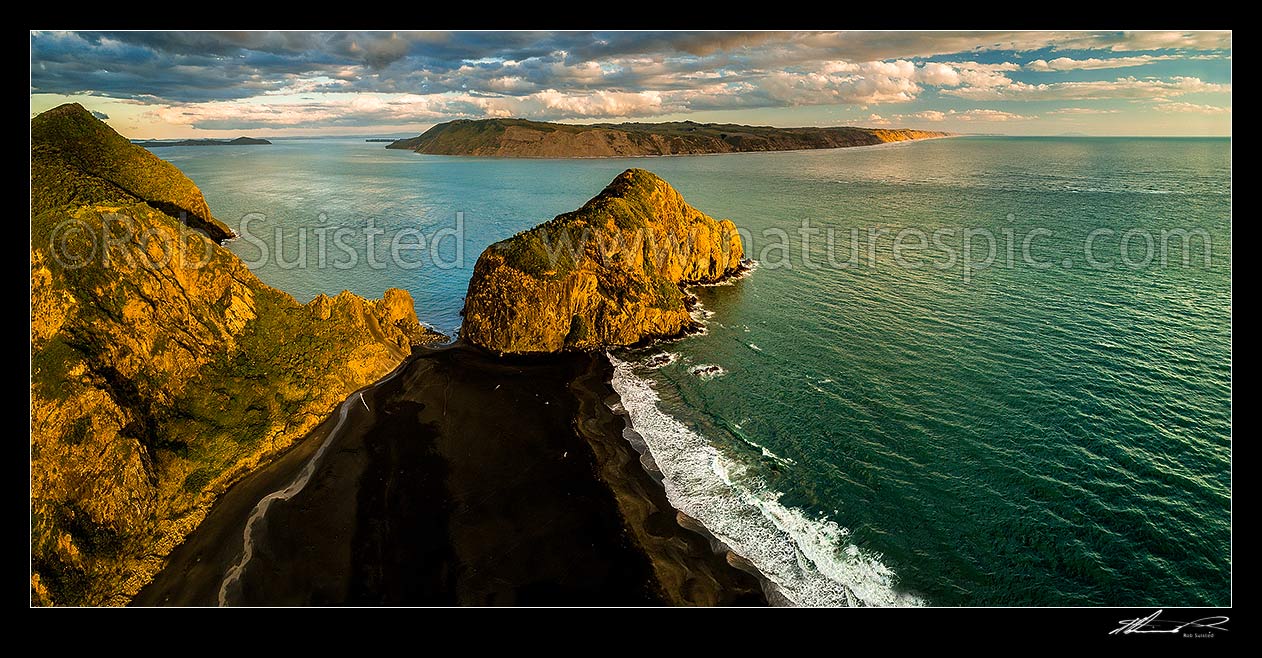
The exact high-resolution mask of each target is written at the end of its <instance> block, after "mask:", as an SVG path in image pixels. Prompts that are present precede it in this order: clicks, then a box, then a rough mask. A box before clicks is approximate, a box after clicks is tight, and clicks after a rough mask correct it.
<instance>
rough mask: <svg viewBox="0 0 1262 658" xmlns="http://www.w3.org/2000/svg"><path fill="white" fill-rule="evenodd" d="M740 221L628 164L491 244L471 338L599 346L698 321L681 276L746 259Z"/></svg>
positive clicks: (705, 275)
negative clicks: (591, 194)
mask: <svg viewBox="0 0 1262 658" xmlns="http://www.w3.org/2000/svg"><path fill="white" fill-rule="evenodd" d="M743 259H744V251H743V249H742V246H741V239H740V236H739V235H738V233H737V230H736V226H735V225H734V224H732V222H731V221H729V220H722V221H717V220H715V219H713V218H711V217H709V216H707V215H706V214H704V213H702V212H701V211H699V210H697V209H696V208H693V207H692V206H690V205H688V204H687V203H686V202H685V201H684V199H683V197H682V196H680V194H679V193H678V192H676V191H675V189H674V188H672V187H671V186H670V185H669V184H668V183H666V181H664V180H662V179H661V178H658V177H657V176H656V175H654V174H653V173H651V172H648V171H645V170H643V169H629V170H627V171H625V172H623V173H622V174H620V175H619V176H618V177H617V178H615V179H614V180H613V182H612V183H610V184H609V186H608V187H606V188H605V189H604V191H602V192H601V193H600V194H599V195H597V196H596V197H595V198H593V199H592V200H590V201H588V202H587V203H586V204H585V205H584V206H583V207H582V208H579V209H578V210H576V211H574V212H570V213H566V214H563V215H559V216H557V217H556V218H554V219H552V220H551V221H549V222H546V223H544V224H541V225H539V226H536V227H535V228H532V229H530V230H528V231H525V232H522V233H519V234H517V235H515V236H513V237H512V238H510V239H508V240H504V241H502V242H498V243H495V244H493V245H491V246H490V247H488V248H487V249H486V250H485V251H484V252H482V255H481V256H480V257H479V258H478V262H477V264H476V265H475V266H474V269H473V277H472V279H471V280H470V282H469V290H468V293H467V295H466V297H465V308H464V323H463V326H462V328H461V330H460V333H461V337H462V338H464V339H465V340H467V341H469V342H471V343H473V344H476V345H479V346H481V347H484V348H486V349H489V350H491V351H492V352H496V353H501V354H528V353H541V352H558V351H562V350H593V349H603V348H606V347H611V346H618V345H630V344H634V343H637V342H640V341H643V340H645V339H648V338H653V337H663V336H674V335H678V334H680V333H681V332H684V331H687V330H688V329H689V328H691V327H693V326H694V324H695V321H694V320H693V319H692V317H691V316H690V315H689V309H688V296H687V293H685V292H684V290H683V289H682V287H681V286H684V285H687V284H690V283H709V282H715V281H718V280H720V279H722V278H724V277H726V276H729V275H731V274H734V273H736V272H738V271H740V270H741V268H742V267H743Z"/></svg>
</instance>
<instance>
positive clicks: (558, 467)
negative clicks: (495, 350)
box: [133, 345, 765, 605]
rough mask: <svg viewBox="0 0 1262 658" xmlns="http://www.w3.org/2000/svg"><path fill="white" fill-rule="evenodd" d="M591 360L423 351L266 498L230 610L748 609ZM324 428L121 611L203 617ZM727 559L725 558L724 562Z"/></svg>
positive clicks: (241, 486) (236, 494)
mask: <svg viewBox="0 0 1262 658" xmlns="http://www.w3.org/2000/svg"><path fill="white" fill-rule="evenodd" d="M611 372H612V369H611V367H610V366H609V363H608V361H607V359H605V358H604V357H603V356H601V355H578V354H576V355H566V356H562V357H554V358H549V359H546V360H520V361H511V362H510V361H504V360H499V359H494V358H491V357H489V356H488V355H486V354H485V353H483V352H481V351H480V350H476V349H473V348H469V347H465V346H460V345H457V346H453V347H449V348H443V349H438V350H424V351H419V352H418V353H417V354H415V355H414V356H413V357H412V358H411V359H410V360H409V361H408V362H406V363H405V364H403V365H402V366H400V371H399V373H398V375H397V376H395V377H393V378H392V379H388V380H386V381H384V382H381V383H378V384H376V385H374V386H371V387H369V388H367V389H365V390H364V391H363V392H362V395H363V397H362V402H361V400H360V398H359V394H356V395H353V396H352V397H351V398H350V399H348V401H347V403H346V404H347V407H346V411H347V420H346V422H345V423H344V424H343V426H342V428H341V430H340V431H338V432H337V433H336V434H335V435H334V436H332V438H331V439H329V445H328V447H327V449H326V450H325V451H324V452H323V454H322V457H321V459H320V460H319V463H318V464H317V465H316V468H315V470H314V472H313V473H312V475H311V477H310V479H309V480H308V481H307V483H306V485H305V486H304V487H303V488H302V490H301V491H300V492H298V493H297V494H295V495H293V496H292V497H291V498H289V499H287V500H277V501H274V502H273V503H272V504H271V506H270V507H269V508H268V511H267V514H266V516H265V517H263V519H262V520H261V521H260V522H258V524H257V525H256V526H255V528H254V531H253V533H252V539H253V555H252V558H251V559H250V561H249V562H248V564H246V566H245V567H244V569H243V570H242V572H241V578H240V581H239V582H238V583H235V584H233V585H232V586H230V587H229V588H227V590H226V597H225V602H226V603H227V604H229V605H660V604H700V605H730V604H736V605H759V604H764V603H765V599H764V597H763V595H762V590H761V587H760V586H759V584H758V581H757V579H756V578H754V577H753V576H752V575H750V574H749V573H746V572H745V571H742V570H740V569H738V568H735V567H733V566H732V565H733V564H737V565H739V562H740V561H739V559H734V558H729V557H728V555H727V554H726V553H725V552H724V551H722V549H721V547H718V549H719V550H718V551H717V552H716V550H715V546H712V542H711V541H710V540H709V539H708V538H706V537H704V536H702V535H701V534H697V533H695V532H693V531H691V530H687V529H685V528H683V527H681V526H680V525H679V523H678V522H677V521H679V520H682V521H683V522H684V523H685V524H687V522H688V521H687V519H686V518H684V519H677V515H676V513H675V511H674V510H673V509H671V508H670V506H669V504H668V503H667V501H666V498H665V494H664V492H663V491H662V489H661V487H660V485H658V484H657V483H656V482H655V481H654V480H653V479H652V477H651V476H650V475H649V474H648V472H646V471H645V470H644V468H642V467H641V466H640V462H639V455H638V454H637V453H636V452H635V450H634V449H633V448H632V447H631V445H630V444H629V443H628V442H627V441H626V439H624V438H623V435H622V433H623V430H624V423H625V421H624V418H623V417H621V416H619V415H617V414H615V413H613V412H611V411H610V410H609V408H608V406H607V402H610V401H612V400H613V398H610V396H612V395H613V390H612V388H611V387H610V386H609V376H610V374H611ZM336 419H337V414H334V416H333V417H332V418H330V419H329V420H328V421H326V422H325V423H323V424H322V425H321V426H320V427H318V428H317V429H316V430H315V431H314V432H313V433H312V434H311V435H309V436H308V437H307V438H305V439H303V441H302V442H300V444H299V445H297V446H296V447H295V448H294V449H292V450H291V451H289V452H288V453H286V454H285V455H283V456H282V457H281V458H279V459H278V460H276V461H275V462H273V463H272V464H270V465H268V466H267V467H265V468H263V469H261V470H259V471H257V472H255V473H253V474H251V475H250V476H248V477H247V478H245V479H243V480H242V481H241V482H239V483H238V484H237V485H235V486H234V487H232V488H231V489H230V490H229V491H228V492H227V493H226V494H225V495H224V496H223V497H222V498H221V499H220V500H219V501H218V502H217V503H216V505H215V507H214V508H213V509H212V510H211V512H210V514H209V515H208V516H207V518H206V520H205V521H204V522H203V523H202V525H201V526H200V527H198V529H197V530H196V531H194V532H193V533H192V534H191V535H190V536H189V537H188V539H187V540H186V541H185V543H184V544H183V545H182V546H180V547H179V548H178V549H176V551H175V552H173V553H172V555H171V558H170V561H169V563H168V565H167V567H166V568H165V569H164V570H163V571H162V572H161V573H159V574H158V576H157V578H156V579H155V580H154V582H153V583H151V584H150V585H149V586H148V587H146V588H145V589H143V590H142V591H141V592H140V593H139V594H138V595H137V596H136V598H135V600H134V601H133V604H134V605H216V604H218V603H219V595H220V587H221V584H222V582H223V579H224V574H225V573H227V572H228V571H229V570H230V569H231V567H232V566H233V565H234V564H236V563H237V562H238V561H239V559H240V557H241V554H242V536H243V531H244V529H245V523H246V519H247V518H248V517H249V515H250V513H251V510H253V509H254V507H255V505H256V504H257V503H258V502H259V500H260V499H262V498H263V497H264V496H266V495H268V494H269V493H272V492H274V491H277V490H280V489H283V488H285V487H286V486H288V485H289V484H290V483H292V482H293V481H294V480H295V478H296V477H297V476H298V475H299V473H300V471H301V470H302V469H303V467H304V465H305V464H306V463H307V462H308V461H309V460H310V459H311V458H312V455H314V454H316V452H317V450H318V448H319V446H320V445H321V444H322V443H324V441H325V440H326V438H329V434H330V431H331V430H332V429H333V427H334V425H335V423H336ZM729 560H730V561H729Z"/></svg>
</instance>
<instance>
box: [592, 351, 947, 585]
mask: <svg viewBox="0 0 1262 658" xmlns="http://www.w3.org/2000/svg"><path fill="white" fill-rule="evenodd" d="M609 358H610V361H611V362H612V363H613V364H614V376H613V388H614V390H615V391H616V392H617V393H618V395H619V396H620V397H621V399H622V407H623V408H624V409H625V410H626V412H627V414H628V416H629V417H630V421H631V426H632V427H633V428H634V429H635V431H636V432H637V433H638V434H639V435H640V436H641V437H643V439H644V442H645V443H646V444H647V446H648V449H649V452H650V453H651V454H652V457H653V461H654V462H655V463H656V464H657V466H658V468H659V469H660V470H661V472H662V476H663V485H664V486H665V488H666V497H667V498H668V499H669V500H670V502H671V504H672V505H674V506H675V507H676V508H677V509H679V510H681V511H683V512H684V513H685V514H687V515H689V516H691V517H693V518H694V519H697V520H698V521H700V522H701V523H702V524H703V525H704V526H705V527H706V528H707V529H708V530H709V531H710V532H711V533H713V534H714V535H715V536H716V537H718V538H719V539H720V540H721V541H723V542H724V543H725V544H727V545H728V546H730V547H731V548H732V550H734V551H735V552H737V553H738V554H740V555H742V556H744V557H745V558H746V559H748V560H749V561H750V562H752V563H753V564H754V565H755V566H756V567H758V569H759V571H760V572H761V573H762V574H763V575H764V576H765V577H766V578H767V580H768V581H769V582H770V583H771V584H772V586H773V587H775V588H776V589H777V590H778V593H779V594H781V595H783V597H784V598H785V599H787V600H788V601H790V602H792V603H794V604H797V605H807V606H894V605H923V601H921V600H920V599H918V598H916V597H914V596H910V595H907V594H903V593H901V592H898V591H897V590H896V589H895V583H896V578H895V576H894V573H893V572H892V571H891V570H890V569H889V568H888V567H886V566H885V565H884V564H882V563H881V556H880V555H877V554H873V553H871V552H869V551H865V550H863V549H860V548H859V547H857V546H855V545H854V544H853V543H852V542H850V541H849V540H848V537H849V535H850V532H849V531H848V530H847V529H845V528H843V527H841V526H839V525H837V523H836V522H835V521H832V520H830V519H827V518H823V517H820V518H815V519H812V518H809V517H808V516H807V515H806V514H804V513H803V512H802V511H801V510H799V509H796V508H793V507H788V506H786V505H784V504H782V503H781V502H780V497H781V494H779V493H778V492H776V491H773V490H771V489H769V488H768V487H767V486H766V485H765V483H764V482H762V481H761V480H760V479H759V478H758V477H756V476H755V475H753V474H751V473H749V472H748V471H747V470H746V469H745V468H744V467H743V466H742V465H740V464H739V463H738V462H736V461H734V460H732V459H729V458H727V457H725V456H724V455H723V454H721V453H720V452H719V451H718V450H717V449H716V448H715V447H714V446H712V445H711V444H710V442H709V441H708V440H706V438H705V437H704V436H702V435H700V434H698V433H697V432H694V431H693V430H691V429H689V428H688V427H687V426H686V425H684V424H683V423H682V422H680V421H679V420H678V419H676V418H674V417H673V416H671V415H669V414H667V413H665V412H663V411H662V410H661V408H660V407H659V402H660V400H659V398H658V396H657V393H656V391H654V390H653V387H652V386H651V385H650V384H649V382H648V381H646V380H644V379H641V378H639V377H637V376H636V375H635V373H634V372H633V364H631V363H628V362H625V361H621V360H619V359H617V358H616V357H613V356H612V355H611V356H610V357H609Z"/></svg>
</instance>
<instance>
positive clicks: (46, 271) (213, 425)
mask: <svg viewBox="0 0 1262 658" xmlns="http://www.w3.org/2000/svg"><path fill="white" fill-rule="evenodd" d="M31 133H32V143H31V161H32V178H31V186H32V201H31V231H32V234H31V254H30V258H31V446H30V450H31V551H32V573H31V594H32V601H33V602H34V603H36V604H42V605H48V604H72V605H94V604H121V603H125V602H126V601H127V600H128V598H129V597H130V596H131V595H133V594H134V593H135V592H137V591H138V590H139V589H140V588H141V587H142V586H143V585H144V584H145V583H146V582H148V581H149V579H150V578H151V577H152V576H153V574H154V573H156V572H157V571H158V570H159V569H160V568H161V567H162V565H163V564H164V561H165V557H166V555H167V554H168V553H169V552H170V551H171V550H172V549H173V548H174V547H175V546H176V545H178V544H179V543H180V542H181V541H182V540H183V538H184V537H185V535H186V534H188V533H189V532H190V531H191V530H192V529H193V528H194V527H195V526H196V525H197V524H198V523H199V522H200V520H201V519H202V518H203V517H204V516H205V514H206V512H207V510H208V509H209V507H210V505H211V503H212V502H213V501H214V500H215V499H216V497H217V496H218V495H219V494H221V493H222V492H223V491H224V490H225V489H226V488H227V487H228V486H229V485H231V484H232V483H233V482H234V481H236V480H237V479H239V478H240V477H241V476H242V475H243V474H245V473H247V472H249V471H251V470H252V469H254V468H255V467H256V466H258V465H259V464H261V463H263V462H264V461H266V460H268V459H269V458H271V457H272V456H274V455H276V454H277V453H279V452H281V451H283V450H285V449H286V448H287V447H288V446H289V445H291V444H292V443H293V442H294V441H295V440H297V439H298V438H300V437H302V436H303V435H304V434H306V433H307V432H308V431H309V430H311V429H312V428H313V427H315V426H316V425H317V424H318V423H320V422H321V421H322V420H323V419H324V418H325V417H327V416H328V414H329V413H330V411H331V410H332V409H333V408H334V407H335V406H336V405H337V404H338V403H339V402H341V401H342V400H344V399H345V398H346V397H347V396H348V395H349V394H351V393H352V392H353V391H355V390H356V389H358V388H360V387H362V386H365V385H366V384H369V383H371V382H373V381H375V380H377V379H379V378H380V377H382V376H383V375H385V374H386V373H388V372H390V371H391V370H392V369H394V368H395V367H396V366H397V365H398V364H399V363H400V362H402V361H403V359H404V358H405V357H406V356H407V355H408V354H409V353H410V351H411V346H413V345H418V344H427V343H433V342H435V341H438V340H441V339H442V337H441V336H440V335H438V334H436V333H435V332H433V331H430V330H428V329H426V328H425V327H423V326H422V325H421V324H420V323H419V322H418V321H417V318H416V313H415V309H414V306H413V301H412V299H411V297H410V295H409V294H408V293H407V292H405V291H402V290H388V291H386V293H385V296H384V297H383V298H382V299H380V300H367V299H363V298H360V297H357V296H355V295H353V294H351V293H348V292H343V293H342V294H339V295H337V296H335V297H331V298H330V297H326V296H320V297H317V298H316V299H315V300H313V301H311V302H310V303H308V304H299V303H298V302H296V301H295V300H294V299H293V298H291V297H290V296H288V295H286V294H285V293H282V292H280V291H278V290H275V289H273V288H271V287H269V286H267V285H265V284H263V283H262V282H261V281H259V279H258V278H257V277H255V275H254V274H253V273H252V272H250V270H249V269H248V268H246V266H245V265H244V264H243V263H242V262H241V261H240V260H239V259H238V258H237V257H236V256H235V255H234V254H232V253H231V252H229V251H228V250H226V249H224V248H223V247H221V246H219V244H218V243H217V241H218V240H219V239H222V238H224V237H227V236H229V235H231V231H230V230H228V229H227V227H226V226H224V225H223V224H222V223H220V222H219V221H218V220H216V219H215V218H214V217H213V216H212V215H211V213H210V210H209V208H208V207H207V205H206V202H205V200H204V199H203V197H202V194H201V192H200V191H199V190H198V189H197V186H196V185H194V184H193V182H192V181H190V180H188V179H187V178H186V177H184V175H183V174H181V173H180V172H179V170H178V169H176V168H175V167H173V166H172V165H170V164H169V163H167V162H165V161H162V160H160V159H158V158H157V157H155V156H153V155H152V154H150V153H148V152H147V151H146V150H145V149H143V148H141V147H140V146H136V145H133V144H131V143H130V142H128V141H127V140H126V139H125V138H123V137H122V136H120V135H118V134H117V133H115V132H114V131H113V130H111V129H110V128H109V127H108V126H106V125H105V124H104V123H102V122H100V121H98V120H97V119H95V118H94V117H92V116H91V114H89V113H88V112H87V111H86V110H84V109H83V108H82V107H80V106H79V105H76V104H70V105H63V106H60V107H58V108H55V109H53V110H49V111H48V112H45V113H44V114H41V115H40V116H38V117H36V118H35V119H33V120H32V122H31ZM190 229H195V230H190Z"/></svg>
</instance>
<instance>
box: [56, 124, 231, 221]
mask: <svg viewBox="0 0 1262 658" xmlns="http://www.w3.org/2000/svg"><path fill="white" fill-rule="evenodd" d="M135 203H144V204H147V205H149V206H150V207H152V208H154V209H156V210H159V211H161V212H163V213H165V214H167V215H170V216H171V217H174V218H176V219H179V220H181V221H183V222H185V223H186V224H187V225H188V226H189V227H191V228H194V229H197V230H199V231H201V232H203V233H205V234H206V235H207V236H208V237H209V238H210V239H211V240H214V241H216V242H222V241H223V240H226V239H228V238H230V237H232V229H229V228H228V227H227V226H225V225H224V224H223V223H222V222H220V221H219V220H217V219H215V218H214V216H213V215H211V214H210V208H209V207H207V206H206V199H204V198H202V192H201V190H199V189H197V186H196V185H194V184H193V181H191V180H189V179H188V178H187V177H185V176H184V174H183V173H181V172H180V170H179V169H176V167H175V165H173V164H171V163H169V162H167V161H166V160H163V159H162V158H159V157H158V156H156V155H154V154H152V153H150V152H149V151H147V150H146V149H144V148H142V147H140V146H137V145H135V144H132V143H131V142H130V141H128V140H127V138H125V137H123V136H122V135H120V134H118V133H116V132H114V130H113V129H112V128H110V127H109V126H107V125H105V124H104V123H102V122H101V121H100V120H99V119H97V118H96V117H94V116H92V114H91V113H89V112H88V111H87V110H85V109H83V106H82V105H79V104H78V103H68V104H66V105H60V106H58V107H55V108H53V109H51V110H48V111H47V112H44V113H43V114H40V115H39V116H37V117H35V118H34V119H32V120H31V214H32V215H33V216H34V215H38V214H40V213H43V212H46V211H48V210H52V209H54V208H65V207H78V206H88V205H93V204H111V205H131V204H135Z"/></svg>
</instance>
